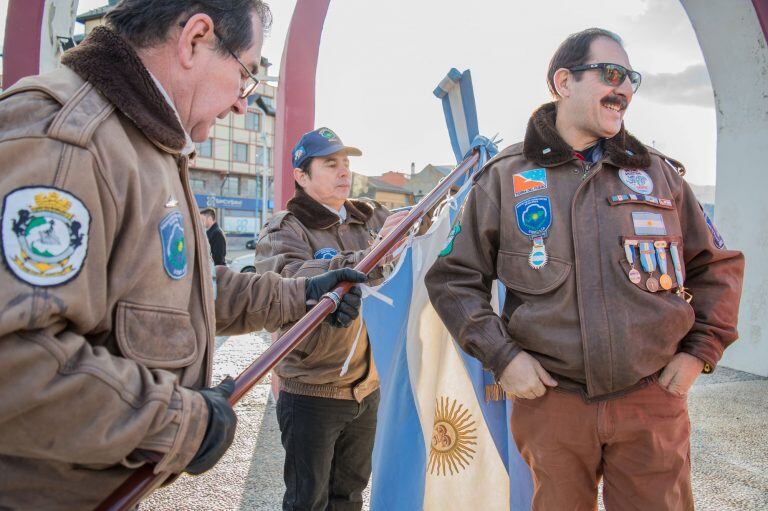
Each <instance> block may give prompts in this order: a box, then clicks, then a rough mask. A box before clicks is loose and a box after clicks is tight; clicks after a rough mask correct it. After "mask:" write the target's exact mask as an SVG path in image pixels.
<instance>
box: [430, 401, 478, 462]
mask: <svg viewBox="0 0 768 511" xmlns="http://www.w3.org/2000/svg"><path fill="white" fill-rule="evenodd" d="M436 405H437V406H436V407H435V426H434V428H433V429H432V445H431V447H430V449H429V464H428V467H427V468H428V470H429V473H430V474H436V475H448V473H449V472H450V474H451V475H454V474H458V473H459V472H460V471H461V470H464V469H465V468H467V467H468V466H469V463H470V461H471V460H472V458H474V454H475V450H474V449H473V448H472V446H474V445H477V436H476V435H475V434H474V433H475V431H477V428H475V421H474V420H472V414H470V413H469V410H467V409H466V408H464V407H463V406H462V405H461V404H460V403H459V402H458V401H456V400H455V399H450V398H448V397H440V398H439V399H438V400H437V402H436Z"/></svg>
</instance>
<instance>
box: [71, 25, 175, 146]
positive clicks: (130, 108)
mask: <svg viewBox="0 0 768 511" xmlns="http://www.w3.org/2000/svg"><path fill="white" fill-rule="evenodd" d="M61 63H62V64H64V65H65V66H67V67H69V68H70V69H72V70H73V71H75V72H76V73H77V74H78V75H80V76H81V77H82V78H83V79H84V80H87V81H88V82H90V83H92V84H93V86H94V87H95V88H96V89H97V90H98V91H99V92H101V94H103V95H104V96H105V97H106V98H107V99H108V100H109V101H110V102H111V103H113V104H114V105H115V107H117V109H118V110H120V111H121V112H122V113H123V114H125V116H126V117H128V118H129V119H131V120H132V121H133V123H134V124H136V126H137V127H138V128H139V129H140V130H141V131H142V132H143V133H144V134H145V135H146V136H147V137H148V138H149V139H150V140H153V141H154V142H156V143H158V144H159V145H161V146H163V147H164V148H167V149H169V150H171V151H175V152H180V151H181V150H182V149H183V148H184V146H185V142H186V137H185V135H184V129H183V128H182V126H181V123H180V122H179V120H178V117H177V116H176V114H175V112H174V111H173V109H172V108H171V105H169V104H168V102H167V101H166V100H165V98H164V97H163V95H162V93H161V92H160V90H158V88H157V86H156V85H155V83H154V81H153V80H152V77H151V76H150V74H149V71H147V68H146V67H144V64H143V63H142V62H141V60H140V59H139V56H138V55H137V54H136V52H135V51H134V49H133V48H131V46H130V45H129V44H128V43H127V42H126V41H125V40H124V39H123V38H122V37H120V36H119V35H118V34H117V33H116V32H115V31H114V30H112V29H110V28H108V27H96V28H94V29H93V30H92V31H91V33H90V34H89V35H88V37H86V38H85V40H84V41H83V42H82V43H80V44H79V45H77V46H76V47H74V48H72V49H71V50H69V51H68V52H66V53H65V54H64V56H63V57H62V59H61Z"/></svg>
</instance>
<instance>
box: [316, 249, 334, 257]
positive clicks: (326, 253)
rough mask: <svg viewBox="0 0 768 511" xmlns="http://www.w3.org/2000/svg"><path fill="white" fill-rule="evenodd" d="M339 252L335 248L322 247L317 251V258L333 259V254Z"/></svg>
mask: <svg viewBox="0 0 768 511" xmlns="http://www.w3.org/2000/svg"><path fill="white" fill-rule="evenodd" d="M336 254H338V252H337V251H336V249H335V248H331V247H328V248H321V249H320V250H318V251H317V252H315V259H333V256H335V255H336Z"/></svg>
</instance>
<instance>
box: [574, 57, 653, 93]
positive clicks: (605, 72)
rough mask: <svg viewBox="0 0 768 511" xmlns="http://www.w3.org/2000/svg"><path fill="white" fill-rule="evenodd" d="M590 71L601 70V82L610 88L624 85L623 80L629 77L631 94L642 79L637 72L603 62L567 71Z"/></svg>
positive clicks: (635, 90)
mask: <svg viewBox="0 0 768 511" xmlns="http://www.w3.org/2000/svg"><path fill="white" fill-rule="evenodd" d="M590 69H599V70H601V71H602V73H601V78H602V79H603V82H604V83H605V84H606V85H610V86H611V87H619V86H620V85H621V84H622V83H624V80H625V79H626V78H627V77H629V83H630V84H632V92H637V89H638V87H640V81H641V80H642V78H643V77H642V76H640V73H638V72H637V71H630V70H629V69H627V68H626V67H624V66H620V65H618V64H606V63H604V62H601V63H599V64H584V65H583V66H574V67H569V68H568V71H571V72H576V71H589V70H590Z"/></svg>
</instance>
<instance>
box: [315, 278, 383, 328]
mask: <svg viewBox="0 0 768 511" xmlns="http://www.w3.org/2000/svg"><path fill="white" fill-rule="evenodd" d="M367 279H368V277H367V276H366V275H365V273H360V272H359V271H355V270H353V269H351V268H342V269H340V270H331V271H329V272H327V273H323V274H322V275H318V276H317V277H310V278H308V279H307V283H306V284H305V296H306V299H307V310H309V309H311V308H312V307H314V306H315V305H317V303H318V302H319V301H320V298H322V297H323V295H324V294H325V293H327V292H329V291H333V290H334V289H335V288H336V287H337V286H338V285H339V284H341V283H342V282H355V283H358V284H359V283H362V282H365V281H366V280H367ZM362 295H363V293H362V291H360V288H358V287H357V286H355V287H352V288H350V290H349V291H347V293H346V294H345V295H344V297H342V298H341V301H340V302H339V304H338V306H337V307H336V310H335V311H333V312H332V313H331V314H328V316H327V317H326V318H325V320H326V321H327V322H329V323H330V324H331V325H333V326H335V327H344V328H346V327H348V326H349V325H351V324H352V322H353V321H354V320H355V318H357V316H359V315H360V303H361V297H362Z"/></svg>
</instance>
